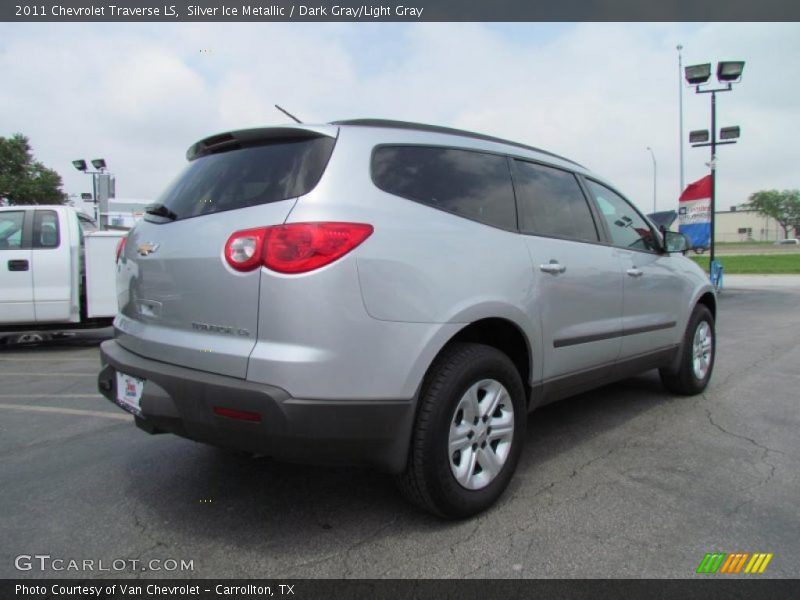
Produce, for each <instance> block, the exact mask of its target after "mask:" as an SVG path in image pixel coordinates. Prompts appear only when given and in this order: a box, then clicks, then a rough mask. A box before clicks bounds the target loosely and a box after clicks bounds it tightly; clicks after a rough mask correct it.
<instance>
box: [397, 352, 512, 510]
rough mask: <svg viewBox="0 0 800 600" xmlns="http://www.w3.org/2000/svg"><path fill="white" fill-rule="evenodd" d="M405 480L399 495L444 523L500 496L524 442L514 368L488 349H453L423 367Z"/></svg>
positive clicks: (481, 506)
mask: <svg viewBox="0 0 800 600" xmlns="http://www.w3.org/2000/svg"><path fill="white" fill-rule="evenodd" d="M419 402H420V405H419V410H418V413H417V419H416V423H415V428H414V432H413V438H412V440H411V449H410V452H409V459H408V463H407V466H406V470H405V472H404V473H403V474H402V475H401V476H400V477H399V484H400V488H401V489H402V491H403V492H404V494H405V495H406V496H407V497H408V498H409V499H410V500H411V501H413V502H414V503H416V504H417V505H419V506H421V507H422V508H424V509H426V510H429V511H431V512H433V513H435V514H438V515H440V516H443V517H446V518H464V517H469V516H471V515H474V514H476V513H478V512H481V511H483V510H485V509H486V508H488V507H489V506H491V505H492V504H493V503H494V502H495V501H496V500H497V499H498V498H499V497H500V495H501V494H502V493H503V491H504V490H505V488H506V486H507V485H508V482H509V481H510V479H511V476H512V475H513V473H514V470H515V468H516V465H517V461H518V459H519V454H520V451H521V450H522V444H523V440H524V437H525V424H526V420H527V411H526V408H525V390H524V386H523V383H522V378H521V377H520V374H519V371H518V370H517V368H516V367H515V366H514V363H513V362H512V361H511V360H510V359H509V358H508V356H506V355H505V354H503V353H502V352H500V351H499V350H497V349H496V348H493V347H490V346H485V345H483V344H473V343H456V344H453V345H451V346H449V347H447V348H446V349H445V350H444V351H443V352H442V354H441V355H440V356H439V357H438V358H437V359H436V361H435V362H434V364H433V366H432V367H431V369H430V371H429V373H428V375H427V377H426V379H425V382H424V383H423V387H422V390H421V396H420V399H419Z"/></svg>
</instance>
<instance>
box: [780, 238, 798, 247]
mask: <svg viewBox="0 0 800 600" xmlns="http://www.w3.org/2000/svg"><path fill="white" fill-rule="evenodd" d="M775 245H776V246H797V245H800V240H798V239H797V238H786V239H785V240H778V241H777V242H775Z"/></svg>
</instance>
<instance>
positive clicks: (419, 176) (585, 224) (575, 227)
mask: <svg viewBox="0 0 800 600" xmlns="http://www.w3.org/2000/svg"><path fill="white" fill-rule="evenodd" d="M187 157H188V159H189V164H188V165H187V166H186V168H185V170H184V171H183V173H182V174H181V175H180V176H179V177H178V178H177V180H176V181H175V183H174V184H173V185H172V186H171V187H170V188H168V189H167V190H166V191H165V192H164V194H163V195H162V196H161V198H160V199H159V200H158V201H157V202H156V203H155V204H154V205H152V206H150V207H148V209H147V214H146V215H145V217H144V219H143V220H142V221H140V222H138V223H137V225H136V226H135V227H134V228H133V230H132V231H131V232H130V234H129V237H128V240H127V242H126V243H125V246H124V249H123V250H122V253H121V255H120V257H119V263H118V279H117V283H118V288H117V289H118V295H119V303H120V314H119V315H118V316H117V318H116V320H115V321H114V326H115V331H116V339H114V340H109V341H106V342H104V343H103V344H102V346H101V357H102V364H103V368H102V371H101V373H100V375H99V379H98V385H99V388H100V390H101V392H102V393H103V394H104V395H105V396H106V397H107V398H108V399H109V400H111V401H112V402H115V403H117V404H119V405H120V406H121V407H122V408H124V409H125V410H127V411H129V412H131V413H133V414H134V415H135V422H136V424H137V426H139V427H140V428H141V429H143V430H145V431H147V432H149V433H162V432H171V433H175V434H177V435H181V436H184V437H187V438H189V439H193V440H197V441H201V442H207V443H210V444H215V445H218V446H224V447H229V448H236V449H239V450H243V451H247V452H252V453H259V454H268V455H271V456H275V457H278V458H284V459H288V460H299V461H306V462H317V463H338V462H346V463H360V464H370V465H374V466H376V467H379V468H381V469H385V470H387V471H390V472H393V473H395V474H397V477H398V482H399V485H400V488H401V490H402V491H403V492H404V493H405V495H406V496H407V497H408V498H409V499H410V500H412V501H413V502H415V503H416V504H418V505H419V506H421V507H423V508H425V509H427V510H429V511H431V512H433V513H435V514H438V515H441V516H443V517H448V518H461V517H466V516H470V515H474V514H475V513H477V512H480V511H482V510H484V509H486V508H487V507H489V506H490V505H491V504H492V503H493V502H495V501H496V500H497V498H498V497H499V496H500V494H501V493H502V492H503V490H504V489H505V487H506V486H507V484H508V482H509V480H510V479H511V477H512V474H513V472H514V470H515V468H516V465H517V461H518V459H519V456H520V452H521V451H522V446H523V443H524V440H525V428H526V421H527V416H528V413H530V412H531V411H533V410H535V409H536V408H537V407H539V406H542V405H543V404H546V403H548V402H552V401H554V400H558V399H561V398H564V397H567V396H571V395H574V394H576V393H578V392H581V391H584V390H588V389H592V388H595V387H598V386H601V385H604V384H606V383H609V382H611V381H614V380H617V379H620V378H624V377H628V376H630V375H633V374H635V373H639V372H642V371H645V370H648V369H660V373H661V378H662V380H663V382H664V384H665V385H666V387H667V388H668V389H669V390H671V391H673V392H675V393H680V394H697V393H700V392H702V391H703V389H704V388H705V387H706V385H707V384H708V381H709V379H710V377H711V373H712V370H713V366H714V353H715V348H716V346H715V338H714V322H715V316H716V306H717V304H716V297H715V294H714V290H713V289H712V287H711V285H710V284H709V281H708V278H707V277H706V275H705V274H704V272H703V271H702V270H701V269H700V268H699V267H698V266H697V265H695V264H694V263H693V262H692V261H691V260H689V259H687V258H686V257H685V256H683V255H682V253H683V252H685V251H686V250H687V249H688V240H687V239H686V237H685V236H683V235H682V234H678V233H675V232H666V233H665V234H664V236H663V237H662V234H661V233H660V232H659V231H658V230H657V229H656V228H655V226H653V225H652V224H651V223H650V222H649V221H648V220H647V219H646V218H645V217H644V216H643V215H642V214H641V213H640V212H639V211H638V210H637V209H636V208H635V207H634V206H633V205H632V204H631V203H630V202H629V201H628V200H627V199H626V198H625V197H624V196H623V195H622V194H621V193H620V192H619V191H617V190H616V189H615V188H614V187H613V186H612V185H611V184H610V183H608V182H607V181H605V180H604V179H602V178H600V177H599V176H597V175H595V174H593V173H591V172H590V171H589V170H587V169H586V168H584V167H582V166H581V165H579V164H577V163H575V162H573V161H571V160H568V159H565V158H562V157H560V156H557V155H555V154H552V153H550V152H547V151H544V150H540V149H536V148H533V147H530V146H526V145H523V144H518V143H515V142H509V141H506V140H500V139H497V138H493V137H489V136H484V135H480V134H475V133H470V132H465V131H460V130H454V129H448V128H442V127H435V126H429V125H420V124H414V123H403V122H394V121H380V120H355V121H339V122H335V123H331V124H327V125H319V126H311V125H292V126H287V127H272V128H261V129H249V130H243V131H233V132H228V133H222V134H219V135H214V136H212V137H209V138H206V139H204V140H201V141H199V142H197V143H196V144H195V145H193V146H192V147H191V148H190V149H189V151H188V153H187Z"/></svg>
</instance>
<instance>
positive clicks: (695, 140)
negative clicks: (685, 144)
mask: <svg viewBox="0 0 800 600" xmlns="http://www.w3.org/2000/svg"><path fill="white" fill-rule="evenodd" d="M707 141H708V129H695V130H694V131H690V132H689V143H690V144H700V143H702V142H707Z"/></svg>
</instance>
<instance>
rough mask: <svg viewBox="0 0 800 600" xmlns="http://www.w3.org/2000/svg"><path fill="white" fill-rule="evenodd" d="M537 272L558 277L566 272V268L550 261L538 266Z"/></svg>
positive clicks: (554, 261)
mask: <svg viewBox="0 0 800 600" xmlns="http://www.w3.org/2000/svg"><path fill="white" fill-rule="evenodd" d="M539 270H540V271H543V272H545V273H550V274H551V275H558V274H559V273H563V272H564V271H566V270H567V267H565V266H564V265H561V264H559V263H558V261H557V260H551V261H550V262H549V263H547V264H545V265H539Z"/></svg>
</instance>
